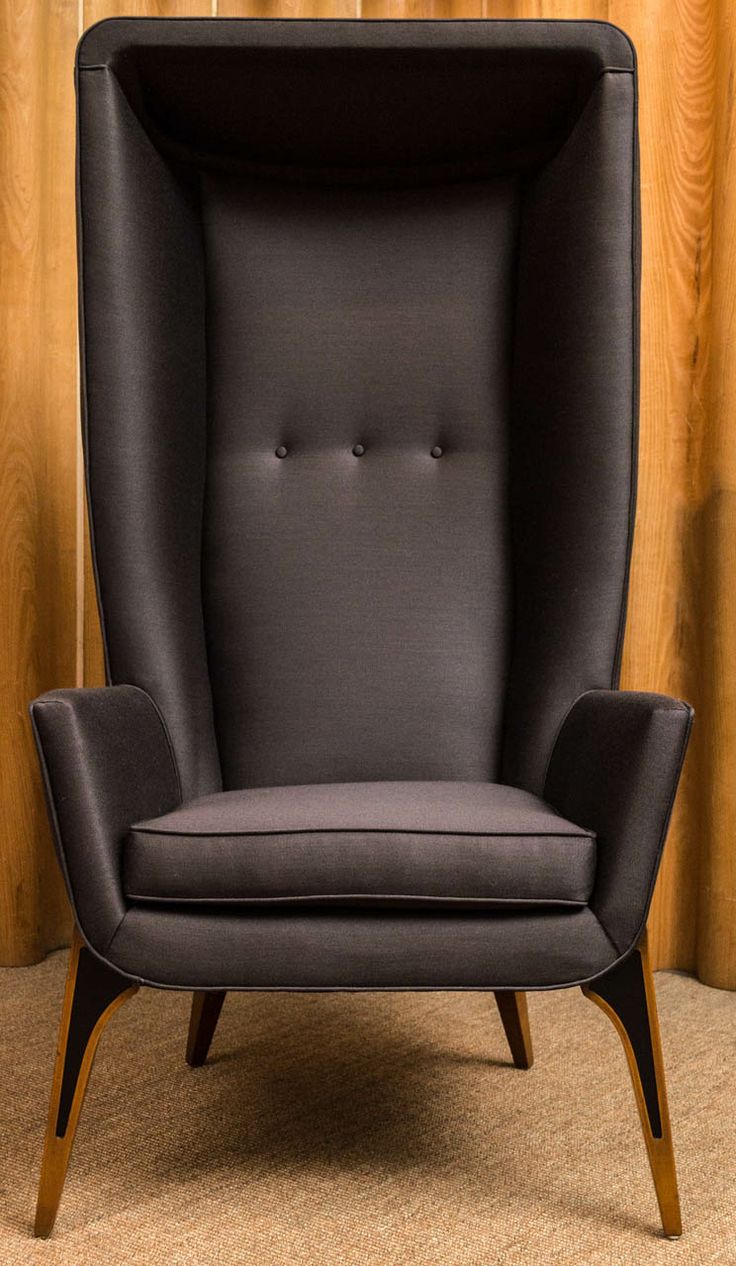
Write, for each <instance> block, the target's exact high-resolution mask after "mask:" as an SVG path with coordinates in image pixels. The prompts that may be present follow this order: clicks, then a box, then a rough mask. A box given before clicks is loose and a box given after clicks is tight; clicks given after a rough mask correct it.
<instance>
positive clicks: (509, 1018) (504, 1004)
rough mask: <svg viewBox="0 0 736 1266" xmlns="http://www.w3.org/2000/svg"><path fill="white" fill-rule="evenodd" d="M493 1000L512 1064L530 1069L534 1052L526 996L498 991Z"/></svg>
mask: <svg viewBox="0 0 736 1266" xmlns="http://www.w3.org/2000/svg"><path fill="white" fill-rule="evenodd" d="M495 998H496V1005H497V1007H498V1010H499V1012H500V1015H501V1021H502V1023H503V1027H504V1031H505V1033H506V1040H507V1042H508V1044H509V1047H510V1048H511V1055H512V1058H513V1061H514V1064H515V1065H516V1067H517V1068H531V1066H532V1064H533V1063H534V1052H533V1051H532V1034H531V1029H530V1028H529V1012H528V1010H527V1005H526V994H525V993H510V992H501V991H499V992H498V993H497V994H496V995H495Z"/></svg>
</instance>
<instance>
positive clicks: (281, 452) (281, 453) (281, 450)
mask: <svg viewBox="0 0 736 1266" xmlns="http://www.w3.org/2000/svg"><path fill="white" fill-rule="evenodd" d="M288 451H289V450H288V449H287V447H286V445H285V444H279V446H278V448H277V449H276V456H277V457H286V454H287V453H288Z"/></svg>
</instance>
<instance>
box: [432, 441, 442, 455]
mask: <svg viewBox="0 0 736 1266" xmlns="http://www.w3.org/2000/svg"><path fill="white" fill-rule="evenodd" d="M441 456H442V449H441V448H440V446H439V444H435V446H434V448H433V449H432V457H441Z"/></svg>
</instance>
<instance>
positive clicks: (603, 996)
mask: <svg viewBox="0 0 736 1266" xmlns="http://www.w3.org/2000/svg"><path fill="white" fill-rule="evenodd" d="M583 993H584V994H585V995H586V997H588V998H590V1000H591V1001H592V1002H595V1003H597V1005H598V1006H599V1007H600V1008H601V1010H602V1011H605V1013H606V1015H607V1016H608V1017H609V1018H610V1019H611V1020H612V1021H613V1023H614V1025H615V1027H616V1029H617V1031H618V1034H619V1037H620V1038H621V1041H622V1043H623V1047H624V1050H625V1052H626V1058H627V1060H628V1064H629V1071H630V1073H631V1080H632V1082H633V1086H634V1095H635V1097H636V1105H637V1107H638V1109H639V1117H640V1119H641V1127H642V1131H643V1133H644V1142H645V1143H646V1148H647V1155H648V1157H649V1165H650V1167H651V1171H652V1178H653V1179H654V1188H655V1191H656V1193H657V1202H658V1204H659V1211H660V1214H661V1217H662V1227H663V1230H664V1233H665V1235H666V1236H667V1237H668V1238H669V1239H677V1237H678V1236H680V1235H682V1221H681V1217H680V1198H679V1195H678V1191H677V1174H676V1172H675V1154H674V1150H673V1147H672V1131H671V1127H670V1114H669V1108H668V1106H667V1088H666V1085H665V1075H664V1062H663V1058H662V1043H661V1039H660V1034H659V1021H658V1018H657V1002H656V998H655V993H654V978H653V976H652V969H651V966H650V963H649V954H648V950H647V942H646V934H645V935H644V937H643V938H642V940H641V941H640V942H639V945H638V946H637V948H636V949H635V950H634V952H633V954H630V955H629V957H628V958H627V959H625V960H624V962H623V963H620V964H619V965H618V966H617V967H614V968H613V970H612V971H610V972H607V974H606V975H605V976H601V977H600V978H599V979H598V980H594V981H593V983H592V984H591V985H585V986H584V987H583Z"/></svg>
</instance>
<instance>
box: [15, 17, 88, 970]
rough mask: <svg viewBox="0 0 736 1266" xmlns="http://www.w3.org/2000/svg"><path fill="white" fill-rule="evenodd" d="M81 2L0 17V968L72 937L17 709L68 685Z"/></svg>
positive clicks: (23, 716) (25, 725) (23, 714)
mask: <svg viewBox="0 0 736 1266" xmlns="http://www.w3.org/2000/svg"><path fill="white" fill-rule="evenodd" d="M76 38H77V3H76V0H66V2H64V3H62V2H59V0H57V2H56V3H54V4H48V5H41V4H34V3H32V2H31V0H29V2H28V3H26V4H21V3H16V4H12V5H4V6H2V8H0V137H1V144H0V279H1V283H2V287H1V288H2V308H1V312H2V316H1V317H0V320H1V321H2V326H1V328H0V366H1V369H0V375H1V383H0V410H1V416H0V587H1V596H0V611H1V612H2V614H1V616H0V621H1V623H0V628H1V629H2V636H1V639H0V660H1V662H0V683H1V685H0V699H1V705H0V707H1V712H0V780H1V783H0V797H1V800H2V802H1V804H0V833H1V834H0V962H3V963H29V962H33V961H35V960H36V959H37V958H38V957H39V955H40V954H42V953H43V952H44V951H45V950H47V949H48V948H50V947H51V946H54V945H59V944H61V943H63V942H64V940H65V939H66V936H67V934H68V923H69V920H68V914H67V911H66V898H65V897H64V895H63V892H62V886H61V882H60V878H59V874H58V871H57V868H56V865H55V863H54V861H53V860H52V850H51V841H50V835H49V831H48V827H47V824H46V817H45V812H44V806H43V798H42V793H41V787H40V782H39V777H38V772H37V768H36V762H35V757H34V755H33V751H32V741H31V734H30V725H29V722H28V702H29V700H30V699H32V698H33V697H34V696H35V695H37V694H39V693H40V692H41V691H43V690H46V689H49V688H50V687H51V686H59V685H67V686H68V685H73V684H74V679H75V676H74V675H75V649H74V647H75V638H74V628H75V576H76V558H75V553H76V536H75V517H76V509H75V452H76V421H75V419H76V404H75V398H76V385H75V384H76V344H75V279H74V254H73V165H74V120H73V109H72V98H71V91H70V89H71V68H72V60H73V56H74V45H75V42H76Z"/></svg>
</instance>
